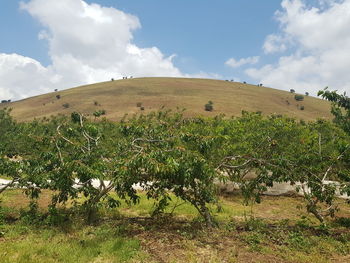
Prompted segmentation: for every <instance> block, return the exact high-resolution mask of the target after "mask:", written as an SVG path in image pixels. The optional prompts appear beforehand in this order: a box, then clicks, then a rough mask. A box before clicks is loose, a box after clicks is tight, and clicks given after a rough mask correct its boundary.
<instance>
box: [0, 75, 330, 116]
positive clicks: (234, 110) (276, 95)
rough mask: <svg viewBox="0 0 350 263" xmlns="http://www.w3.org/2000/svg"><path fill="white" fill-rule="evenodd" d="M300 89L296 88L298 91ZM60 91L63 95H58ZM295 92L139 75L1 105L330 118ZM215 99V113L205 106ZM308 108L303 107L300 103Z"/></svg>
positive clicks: (39, 111) (44, 111)
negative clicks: (205, 108) (208, 110)
mask: <svg viewBox="0 0 350 263" xmlns="http://www.w3.org/2000/svg"><path fill="white" fill-rule="evenodd" d="M296 90H297V89H296ZM57 95H59V97H60V98H59V99H58V98H57ZM294 95H295V94H292V93H289V92H286V91H281V90H276V89H271V88H266V87H258V86H255V85H249V84H242V83H237V82H227V81H221V80H208V79H184V78H138V79H136V78H135V79H127V80H115V81H109V82H102V83H97V84H93V85H87V86H81V87H77V88H72V89H67V90H63V91H57V92H52V93H48V94H44V95H40V96H36V97H31V98H28V99H24V100H21V101H17V102H12V103H3V104H0V108H1V107H10V108H12V109H13V111H12V115H13V116H14V117H15V118H16V119H17V120H19V121H28V120H31V119H33V118H41V117H44V116H46V117H48V116H51V115H56V114H59V113H63V114H69V113H71V112H73V111H78V112H82V113H84V114H92V113H93V112H95V111H96V110H102V109H104V110H106V112H107V115H106V117H107V118H109V119H112V120H117V119H119V118H121V117H123V116H124V115H125V114H126V113H128V114H134V113H139V112H141V110H140V108H139V107H137V106H136V104H137V103H138V102H141V103H142V106H143V107H144V111H143V112H145V113H147V112H150V111H154V110H158V109H160V108H161V107H162V106H165V107H166V108H170V109H176V108H177V107H179V108H185V109H186V115H191V116H193V115H204V116H214V115H218V114H221V113H224V114H226V115H229V116H231V115H235V116H238V115H240V114H241V111H242V110H246V111H261V112H262V113H263V114H271V113H277V114H285V115H288V116H291V117H296V118H300V119H304V120H313V119H317V118H327V119H328V118H331V114H330V104H329V103H328V102H327V101H324V100H320V99H317V98H314V97H306V96H305V98H304V101H301V102H300V101H296V100H295V99H294ZM209 100H211V101H213V102H214V110H213V111H212V112H207V111H204V105H205V104H206V103H207V102H208V101H209ZM301 106H304V110H301V109H300V107H301Z"/></svg>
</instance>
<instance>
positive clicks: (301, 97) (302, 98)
mask: <svg viewBox="0 0 350 263" xmlns="http://www.w3.org/2000/svg"><path fill="white" fill-rule="evenodd" d="M294 99H295V100H296V101H303V100H304V96H303V95H300V94H296V95H295V96H294Z"/></svg>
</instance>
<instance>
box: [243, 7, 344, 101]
mask: <svg viewBox="0 0 350 263" xmlns="http://www.w3.org/2000/svg"><path fill="white" fill-rule="evenodd" d="M281 5H282V10H281V11H278V12H277V13H276V18H277V20H278V22H279V24H280V28H281V30H280V32H278V33H275V34H273V35H270V36H268V37H267V39H266V41H265V43H264V46H263V49H264V51H265V53H273V52H277V51H285V54H284V55H283V56H281V57H280V58H279V60H278V62H277V63H276V64H271V65H265V66H263V67H261V68H250V69H247V70H246V73H247V74H248V75H249V76H250V77H252V78H254V79H257V80H259V81H260V82H262V83H264V84H265V85H269V86H272V87H275V88H280V89H285V90H288V89H291V88H293V89H295V90H296V91H299V92H305V91H308V92H310V93H311V94H316V93H317V91H318V90H320V89H322V88H324V87H325V86H330V87H331V88H333V89H337V90H339V91H350V74H349V73H348V69H349V67H350V30H349V25H350V0H342V1H329V0H323V1H321V0H319V1H318V5H316V6H310V5H308V4H307V1H302V0H283V1H282V4H281Z"/></svg>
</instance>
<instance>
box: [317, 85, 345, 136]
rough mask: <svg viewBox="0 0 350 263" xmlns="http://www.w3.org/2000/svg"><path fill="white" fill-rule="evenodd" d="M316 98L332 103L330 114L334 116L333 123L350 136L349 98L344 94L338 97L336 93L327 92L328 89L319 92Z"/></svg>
mask: <svg viewBox="0 0 350 263" xmlns="http://www.w3.org/2000/svg"><path fill="white" fill-rule="evenodd" d="M317 96H321V97H322V98H323V99H326V100H328V101H330V102H332V109H331V112H332V114H333V115H334V122H335V123H336V124H337V125H338V126H340V127H341V128H342V129H343V130H344V131H345V132H347V133H348V134H350V98H348V97H347V96H346V94H345V93H344V94H341V95H340V94H337V92H336V91H329V90H328V87H326V88H325V89H324V90H320V91H319V92H318V94H317Z"/></svg>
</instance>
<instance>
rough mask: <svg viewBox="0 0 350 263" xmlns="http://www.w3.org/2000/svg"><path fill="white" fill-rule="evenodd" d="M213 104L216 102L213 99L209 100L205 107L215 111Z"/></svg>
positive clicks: (207, 109)
mask: <svg viewBox="0 0 350 263" xmlns="http://www.w3.org/2000/svg"><path fill="white" fill-rule="evenodd" d="M213 104H214V103H213V102H212V101H211V100H210V101H208V103H207V104H205V105H204V109H205V110H206V111H213V110H214V106H213Z"/></svg>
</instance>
